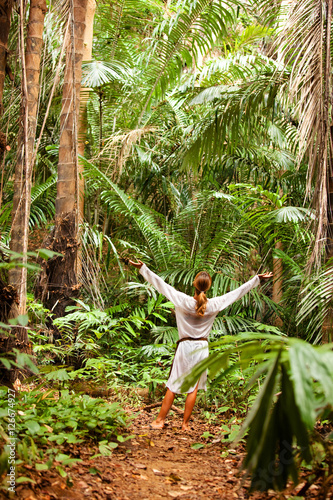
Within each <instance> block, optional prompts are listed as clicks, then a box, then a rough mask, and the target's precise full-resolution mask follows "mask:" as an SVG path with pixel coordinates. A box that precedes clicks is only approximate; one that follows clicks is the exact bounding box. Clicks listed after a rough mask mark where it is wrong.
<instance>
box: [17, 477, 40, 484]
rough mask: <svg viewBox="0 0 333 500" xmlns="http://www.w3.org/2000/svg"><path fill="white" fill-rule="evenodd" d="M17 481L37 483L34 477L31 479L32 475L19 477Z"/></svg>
mask: <svg viewBox="0 0 333 500" xmlns="http://www.w3.org/2000/svg"><path fill="white" fill-rule="evenodd" d="M16 483H18V484H20V483H33V484H36V481H34V480H33V479H30V477H24V476H21V477H18V478H17V479H16Z"/></svg>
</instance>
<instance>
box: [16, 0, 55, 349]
mask: <svg viewBox="0 0 333 500" xmlns="http://www.w3.org/2000/svg"><path fill="white" fill-rule="evenodd" d="M46 10H47V9H46V0H32V1H31V3H30V9H29V20H28V26H27V39H26V50H25V55H24V54H23V50H22V51H21V54H22V96H23V99H22V107H21V121H20V131H19V142H18V157H17V162H16V166H15V181H14V199H13V211H12V230H11V242H10V248H11V250H12V251H13V252H16V253H22V254H23V264H26V260H27V257H26V253H27V250H28V230H29V216H30V204H31V178H32V172H33V164H32V161H33V160H32V158H33V153H34V144H35V134H36V127H37V109H38V98H39V77H40V60H41V52H42V47H43V29H44V18H45V14H46ZM22 35H23V12H22V11H21V37H22ZM21 47H22V48H23V40H22V38H21ZM9 282H10V284H11V285H13V286H15V287H16V288H17V290H18V299H19V313H20V314H25V307H26V287H27V268H26V266H25V265H24V266H23V267H17V268H13V269H11V270H10V271H9ZM26 340H27V338H26Z"/></svg>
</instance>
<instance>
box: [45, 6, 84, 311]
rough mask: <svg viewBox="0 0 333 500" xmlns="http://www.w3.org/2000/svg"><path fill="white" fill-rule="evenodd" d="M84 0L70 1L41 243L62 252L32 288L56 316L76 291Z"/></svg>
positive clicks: (46, 266) (69, 301)
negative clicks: (49, 201)
mask: <svg viewBox="0 0 333 500" xmlns="http://www.w3.org/2000/svg"><path fill="white" fill-rule="evenodd" d="M87 1H88V0H71V1H70V25H71V29H70V33H71V34H70V37H69V39H68V46H67V53H66V66H65V75H64V85H63V95H62V108H61V115H60V144H59V161H58V181H57V198H56V221H55V227H54V229H53V231H52V233H51V234H50V236H49V237H48V239H47V240H46V242H45V243H44V245H45V246H46V247H47V248H50V249H52V250H54V251H56V252H62V253H63V254H64V256H61V257H59V256H58V257H55V258H53V259H51V261H49V262H48V263H45V262H44V264H43V270H42V272H41V275H40V277H39V282H38V284H37V287H36V293H37V296H40V297H41V298H42V300H43V302H44V304H45V305H46V307H48V308H50V309H52V310H53V311H54V314H55V315H56V316H63V315H64V314H65V308H66V307H67V305H69V304H71V303H72V298H73V297H75V296H77V295H78V294H79V289H80V285H78V283H77V277H76V263H77V258H76V257H77V248H78V242H77V232H78V201H79V170H78V150H77V144H78V118H79V111H80V89H81V75H82V57H83V47H84V32H85V26H86V14H87Z"/></svg>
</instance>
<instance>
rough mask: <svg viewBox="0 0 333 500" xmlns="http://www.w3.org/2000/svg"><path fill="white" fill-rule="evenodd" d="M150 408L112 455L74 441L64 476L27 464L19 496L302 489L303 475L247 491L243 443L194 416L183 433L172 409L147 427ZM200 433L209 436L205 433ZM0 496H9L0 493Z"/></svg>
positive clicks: (194, 495)
mask: <svg viewBox="0 0 333 500" xmlns="http://www.w3.org/2000/svg"><path fill="white" fill-rule="evenodd" d="M156 412H157V410H156V411H154V413H156ZM154 413H147V412H145V411H141V412H140V413H139V414H137V415H136V417H135V419H134V421H133V424H132V426H131V429H130V431H131V434H132V435H135V438H133V439H131V440H130V441H126V442H124V443H122V444H121V445H120V446H119V447H118V448H116V449H115V450H114V452H113V454H112V456H111V457H104V456H99V457H96V458H93V459H91V458H90V457H91V456H92V454H93V450H91V449H88V448H84V447H81V448H78V447H77V448H75V447H74V446H73V447H72V448H71V455H72V456H73V455H74V456H75V455H76V456H77V458H81V459H82V460H83V461H82V462H80V463H78V464H76V465H74V466H72V467H66V472H67V473H68V476H67V478H62V477H60V476H59V474H58V473H57V472H55V471H54V469H53V470H51V471H41V472H37V471H35V470H33V469H32V468H31V467H30V468H29V466H28V467H27V466H25V471H26V473H24V475H25V476H27V477H31V478H32V479H33V480H35V481H36V484H33V485H32V484H31V485H30V484H28V483H26V484H22V485H19V486H18V487H17V497H18V498H20V499H25V500H35V499H38V500H40V499H42V500H51V499H80V500H82V499H83V498H89V499H96V500H99V499H102V500H145V499H147V500H159V499H169V500H170V499H171V498H179V499H182V500H197V499H205V500H213V499H214V500H215V499H216V500H217V499H218V500H233V499H247V498H251V499H256V500H257V499H260V500H262V499H269V498H280V499H289V498H292V497H293V496H297V493H299V492H301V489H302V487H303V489H304V485H305V484H306V483H305V481H304V479H303V482H302V481H301V483H300V485H299V486H298V487H297V488H294V489H293V487H292V486H291V487H290V488H289V489H288V494H287V492H284V493H285V494H284V495H282V496H279V495H278V494H277V493H275V492H273V491H272V492H269V493H254V494H252V495H249V494H248V493H247V489H246V487H245V485H242V484H241V479H240V477H239V467H240V464H241V461H242V459H243V457H244V449H243V447H242V445H241V446H239V447H237V448H236V449H234V450H233V449H231V450H230V446H227V445H222V444H221V441H220V437H219V427H218V426H213V425H209V424H207V423H204V422H203V421H201V420H199V418H198V416H195V418H194V420H193V423H192V428H191V430H190V431H189V432H187V433H184V432H182V431H180V430H179V429H180V426H181V416H180V415H177V414H174V415H171V417H170V418H169V419H168V426H167V427H166V428H165V429H163V430H162V431H155V430H151V429H150V428H149V422H150V421H151V420H152V418H153V414H154ZM204 433H209V436H208V437H207V438H206V437H203V436H202V435H203V434H204ZM205 436H207V434H205ZM198 443H200V444H198ZM193 445H194V447H198V449H194V448H193ZM318 492H319V486H316V485H313V486H311V488H310V489H307V493H306V495H305V496H304V497H301V498H307V499H308V498H311V499H318V498H319V496H318ZM0 498H7V497H5V496H3V497H1V494H0ZM298 498H300V497H298ZM329 499H333V494H329V496H328V497H327V500H329Z"/></svg>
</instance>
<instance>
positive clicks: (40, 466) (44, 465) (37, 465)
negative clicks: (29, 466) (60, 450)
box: [35, 464, 50, 470]
mask: <svg viewBox="0 0 333 500" xmlns="http://www.w3.org/2000/svg"><path fill="white" fill-rule="evenodd" d="M35 468H36V470H49V468H50V467H49V466H48V465H47V464H36V465H35Z"/></svg>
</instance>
